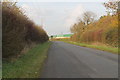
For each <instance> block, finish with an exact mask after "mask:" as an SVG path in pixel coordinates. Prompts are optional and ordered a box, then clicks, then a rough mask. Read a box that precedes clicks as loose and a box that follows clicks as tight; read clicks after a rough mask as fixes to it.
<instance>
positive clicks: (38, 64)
mask: <svg viewBox="0 0 120 80" xmlns="http://www.w3.org/2000/svg"><path fill="white" fill-rule="evenodd" d="M50 45H51V42H46V43H43V44H38V45H37V46H36V47H34V48H32V49H31V50H29V51H28V52H27V53H26V54H24V55H23V56H21V57H20V58H18V59H17V61H15V62H7V61H3V73H2V76H3V78H39V77H40V72H41V68H42V65H43V62H44V60H45V58H46V57H47V51H48V48H49V47H50Z"/></svg>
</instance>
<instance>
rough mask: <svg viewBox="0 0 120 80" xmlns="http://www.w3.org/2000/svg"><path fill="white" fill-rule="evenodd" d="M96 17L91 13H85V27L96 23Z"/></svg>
mask: <svg viewBox="0 0 120 80" xmlns="http://www.w3.org/2000/svg"><path fill="white" fill-rule="evenodd" d="M95 17H96V15H95V13H93V12H91V11H86V12H85V13H83V22H84V23H85V25H88V24H90V23H92V22H94V21H95Z"/></svg>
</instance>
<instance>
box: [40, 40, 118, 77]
mask: <svg viewBox="0 0 120 80" xmlns="http://www.w3.org/2000/svg"><path fill="white" fill-rule="evenodd" d="M117 77H118V55H116V54H112V53H108V52H105V51H100V50H96V49H91V48H86V47H80V46H76V45H72V44H68V43H64V42H60V41H54V42H53V44H52V45H51V47H50V49H49V51H48V58H47V60H46V61H45V64H44V66H43V69H42V73H41V78H117Z"/></svg>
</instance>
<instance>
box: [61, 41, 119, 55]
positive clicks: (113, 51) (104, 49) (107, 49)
mask: <svg viewBox="0 0 120 80" xmlns="http://www.w3.org/2000/svg"><path fill="white" fill-rule="evenodd" d="M62 41H63V42H66V43H70V44H74V45H78V46H82V47H89V48H95V49H99V50H103V51H108V52H112V53H115V54H118V48H113V47H109V46H108V47H107V46H98V45H90V44H85V43H77V42H72V41H66V40H62Z"/></svg>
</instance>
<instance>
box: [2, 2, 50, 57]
mask: <svg viewBox="0 0 120 80" xmlns="http://www.w3.org/2000/svg"><path fill="white" fill-rule="evenodd" d="M48 39H49V38H48V35H47V33H46V32H45V31H44V29H43V28H42V27H41V26H39V25H36V24H35V23H34V22H33V21H32V20H30V19H29V18H28V17H27V16H26V15H25V14H24V13H23V11H22V10H21V9H20V8H19V7H18V6H16V2H9V1H7V2H2V53H3V54H2V56H3V58H9V57H11V56H16V55H19V54H20V53H21V51H22V50H23V49H24V48H25V46H28V45H29V46H30V45H31V44H32V43H43V42H46V41H48ZM33 55H34V54H33Z"/></svg>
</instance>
